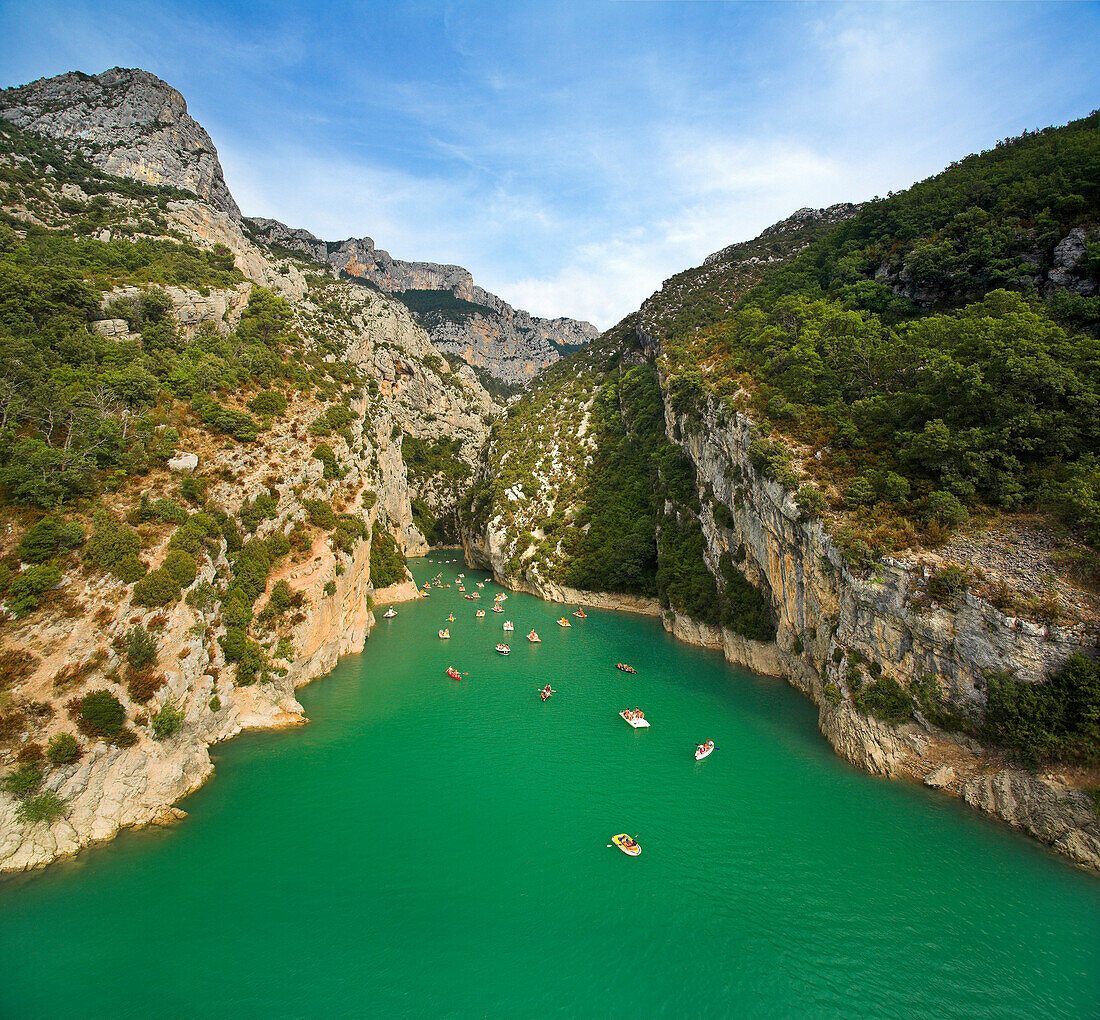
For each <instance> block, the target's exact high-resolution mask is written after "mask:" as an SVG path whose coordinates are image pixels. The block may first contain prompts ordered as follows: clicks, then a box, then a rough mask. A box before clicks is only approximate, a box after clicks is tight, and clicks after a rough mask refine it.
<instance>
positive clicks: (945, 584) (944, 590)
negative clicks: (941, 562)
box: [928, 564, 970, 602]
mask: <svg viewBox="0 0 1100 1020" xmlns="http://www.w3.org/2000/svg"><path fill="white" fill-rule="evenodd" d="M969 586H970V579H969V577H968V576H967V573H966V571H965V570H964V569H963V568H962V567H957V566H955V565H954V564H951V565H949V566H946V567H944V568H943V569H942V570H937V571H936V573H934V574H933V575H932V577H931V578H929V581H928V594H929V595H931V596H932V597H933V598H935V599H938V600H939V601H941V602H954V601H955V600H956V599H957V598H958V597H959V596H960V595H962V594H963V593H964V592H965V591H966V590H967V589H968V588H969Z"/></svg>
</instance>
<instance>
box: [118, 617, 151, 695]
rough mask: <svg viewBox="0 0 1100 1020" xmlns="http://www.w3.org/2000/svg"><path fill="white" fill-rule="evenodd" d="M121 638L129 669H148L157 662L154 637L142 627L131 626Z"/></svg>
mask: <svg viewBox="0 0 1100 1020" xmlns="http://www.w3.org/2000/svg"><path fill="white" fill-rule="evenodd" d="M123 640H124V642H125V645H126V664H127V665H128V666H129V667H130V669H133V670H140V669H148V668H149V667H151V666H155V665H156V664H157V641H156V638H154V637H153V635H152V634H150V633H149V632H148V631H147V630H146V629H145V628H144V627H131V628H130V629H129V630H128V631H127V632H126V637H125V638H124V639H123ZM143 700H144V699H143Z"/></svg>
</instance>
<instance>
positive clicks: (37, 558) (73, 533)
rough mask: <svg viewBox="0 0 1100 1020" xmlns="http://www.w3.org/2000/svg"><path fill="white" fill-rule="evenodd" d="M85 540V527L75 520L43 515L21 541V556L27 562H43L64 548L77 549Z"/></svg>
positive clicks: (19, 550) (19, 549)
mask: <svg viewBox="0 0 1100 1020" xmlns="http://www.w3.org/2000/svg"><path fill="white" fill-rule="evenodd" d="M83 541H84V529H83V528H82V527H81V526H80V525H79V524H77V523H76V522H75V521H65V520H63V519H61V518H60V517H54V516H50V517H43V518H42V520H40V521H39V522H38V523H37V524H35V525H33V526H32V527H31V528H30V529H29V530H28V531H27V533H26V534H25V535H24V536H23V538H22V539H21V540H20V542H19V548H18V550H17V552H18V555H19V558H20V559H21V560H23V561H24V562H26V563H42V562H44V561H45V560H48V559H50V558H51V557H52V556H56V555H57V553H58V552H59V551H61V550H62V549H64V550H69V549H75V548H76V547H77V546H79V545H81V544H82V543H83Z"/></svg>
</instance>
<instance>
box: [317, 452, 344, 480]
mask: <svg viewBox="0 0 1100 1020" xmlns="http://www.w3.org/2000/svg"><path fill="white" fill-rule="evenodd" d="M313 459H314V460H319V461H320V462H321V463H322V464H323V465H324V468H325V471H324V474H325V477H326V478H336V477H337V476H338V474H339V469H338V468H337V466H336V454H335V453H333V451H332V447H331V446H329V445H328V443H319V444H318V445H317V447H316V448H315V449H314V451H313Z"/></svg>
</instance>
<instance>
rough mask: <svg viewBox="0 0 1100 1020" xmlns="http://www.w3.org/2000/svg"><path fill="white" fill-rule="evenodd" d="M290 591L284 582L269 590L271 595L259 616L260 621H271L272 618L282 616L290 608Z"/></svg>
mask: <svg viewBox="0 0 1100 1020" xmlns="http://www.w3.org/2000/svg"><path fill="white" fill-rule="evenodd" d="M290 600H291V591H290V585H289V584H287V583H286V581H279V582H278V583H277V584H276V585H275V587H273V588H272V589H271V595H270V596H268V599H267V605H266V606H264V611H263V612H262V613H261V614H260V617H261V619H272V618H273V617H277V616H282V614H283V613H285V612H286V611H287V610H288V609H289V608H290Z"/></svg>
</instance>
